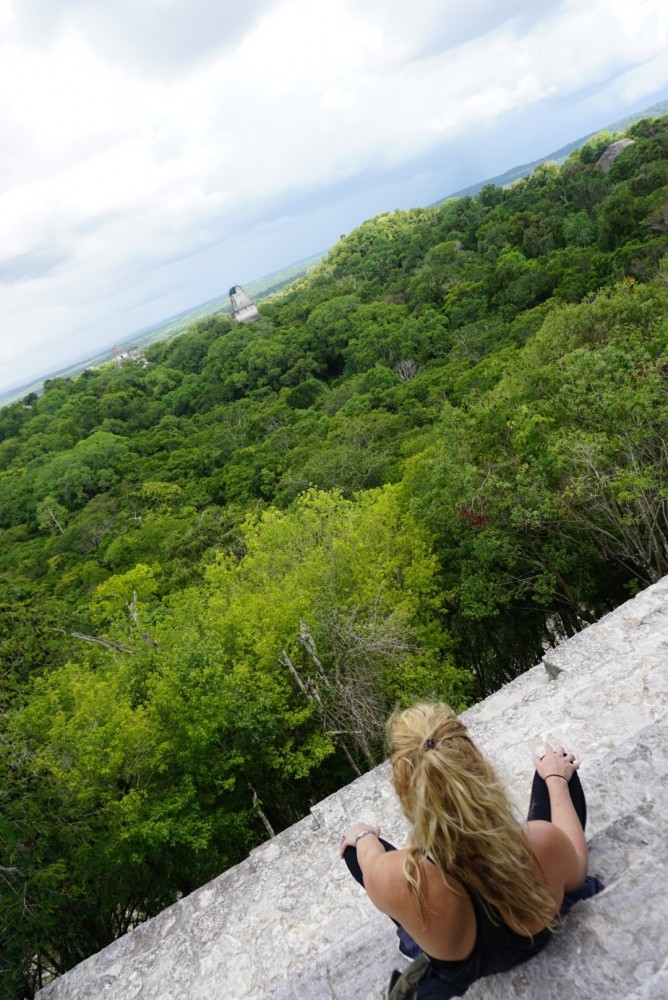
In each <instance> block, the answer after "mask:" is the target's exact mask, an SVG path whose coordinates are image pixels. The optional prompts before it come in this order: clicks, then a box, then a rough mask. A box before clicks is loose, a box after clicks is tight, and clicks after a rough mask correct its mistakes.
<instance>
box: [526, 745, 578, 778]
mask: <svg viewBox="0 0 668 1000" xmlns="http://www.w3.org/2000/svg"><path fill="white" fill-rule="evenodd" d="M534 764H535V765H536V770H537V771H538V773H539V774H540V776H541V778H543V780H545V779H546V778H549V777H550V776H551V775H554V774H556V775H558V776H559V777H560V778H565V779H566V781H570V780H571V777H572V776H573V772H574V771H577V769H578V768H579V766H580V763H579V761H576V759H575V754H574V753H567V752H566V750H564V748H563V747H557V749H556V750H553V749H552V747H551V746H547V747H545V753H544V754H542V755H541V754H537V755H536V757H534Z"/></svg>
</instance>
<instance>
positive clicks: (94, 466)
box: [0, 118, 668, 998]
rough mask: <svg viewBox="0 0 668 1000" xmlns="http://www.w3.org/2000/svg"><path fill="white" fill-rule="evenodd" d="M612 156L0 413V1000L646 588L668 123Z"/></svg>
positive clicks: (666, 559)
mask: <svg viewBox="0 0 668 1000" xmlns="http://www.w3.org/2000/svg"><path fill="white" fill-rule="evenodd" d="M628 136H629V137H630V138H632V139H633V144H632V145H629V146H627V148H625V149H624V151H623V152H622V153H621V155H620V156H619V157H618V158H617V159H616V160H615V162H614V164H613V165H612V167H611V169H610V170H609V172H607V173H605V172H604V171H603V170H602V169H601V167H600V166H598V165H597V161H598V159H599V157H600V155H601V153H602V152H603V150H604V149H605V148H606V147H607V146H608V145H609V143H610V142H611V141H612V137H611V136H610V135H609V134H601V135H598V136H596V137H594V138H593V139H591V140H590V141H589V142H588V143H587V144H586V145H585V146H584V147H583V148H582V149H580V150H578V151H577V152H575V153H573V154H572V155H571V156H570V157H569V159H568V160H567V161H566V162H565V163H564V165H563V166H562V167H557V166H553V165H550V164H545V165H543V166H541V167H539V168H538V169H537V170H536V171H535V172H534V173H533V174H532V175H531V176H530V177H529V178H527V179H526V180H522V181H519V182H518V183H516V184H514V185H513V186H512V187H510V188H508V189H498V188H494V187H492V186H487V187H485V188H483V190H482V191H481V192H480V194H479V195H477V196H476V197H474V198H470V197H464V198H457V199H452V200H450V201H447V202H444V203H442V204H441V205H439V206H437V207H434V208H428V209H415V210H412V211H409V212H396V213H393V214H385V215H381V216H378V217H377V218H374V219H371V220H370V221H368V222H366V223H364V224H363V225H362V226H361V227H360V228H359V229H358V230H356V231H355V232H353V233H351V234H350V235H349V236H348V237H347V238H345V239H342V240H341V241H340V242H339V243H338V244H337V245H336V246H335V247H334V248H333V249H332V250H331V251H330V252H329V254H328V255H327V256H326V257H325V259H324V260H323V261H322V263H321V264H319V265H318V266H317V267H316V268H314V269H313V270H312V271H311V272H310V273H309V274H308V275H307V276H305V277H304V278H302V279H300V280H299V281H298V282H296V283H295V284H293V285H291V286H290V287H289V288H287V289H286V290H284V291H283V292H281V293H279V294H278V295H276V296H274V297H273V298H272V299H270V300H268V301H267V302H266V303H264V304H263V305H262V306H261V310H260V311H261V319H260V320H259V321H257V322H256V323H254V324H252V325H249V326H235V325H234V324H233V323H232V321H231V319H230V318H229V317H227V316H218V317H213V318H209V319H203V320H201V321H199V322H198V323H196V324H195V325H194V326H193V327H192V328H191V329H190V330H189V331H188V332H187V333H185V334H182V335H180V336H178V337H175V338H173V339H171V340H166V341H163V342H160V343H156V344H153V345H151V346H150V347H149V348H148V349H147V351H146V363H144V362H143V361H140V362H138V363H133V364H125V365H124V366H123V367H122V368H121V369H119V370H117V369H116V368H115V367H113V366H111V365H109V366H102V367H101V368H99V369H96V370H88V371H85V372H84V373H83V374H82V375H80V376H79V377H78V378H75V379H71V380H67V379H61V378H55V379H52V380H51V381H49V382H48V383H47V384H46V386H45V391H44V394H43V395H42V396H40V397H37V396H36V395H34V394H31V395H29V396H27V397H26V398H25V399H23V400H22V401H20V402H17V403H15V404H13V405H11V406H8V407H6V408H4V409H2V410H1V411H0V532H1V534H2V545H1V546H0V615H1V619H0V657H1V661H2V670H1V686H0V697H1V698H2V702H3V705H2V708H3V711H2V721H1V723H0V740H1V741H2V753H1V754H0V768H1V769H2V773H1V775H0V805H1V809H0V845H1V850H2V857H1V858H0V865H1V867H0V892H1V894H2V896H1V904H2V905H1V913H2V917H1V920H0V978H1V979H2V981H3V983H4V984H5V986H4V991H5V992H4V994H3V995H4V996H5V997H7V998H10V997H11V998H28V997H32V996H33V993H34V990H35V989H37V988H38V987H39V986H40V984H42V983H43V982H44V981H45V977H48V975H49V974H50V972H52V971H55V972H62V971H64V970H66V969H68V968H69V967H71V966H72V965H74V964H75V963H77V962H79V961H80V960H81V959H83V958H85V957H86V956H87V955H89V954H91V953H92V952H94V951H96V950H99V949H100V948H102V947H104V946H105V945H106V944H108V943H109V942H110V941H112V940H113V939H114V937H116V936H117V935H119V934H122V933H123V932H124V931H126V930H128V929H129V928H130V927H132V926H134V925H135V924H136V923H137V922H139V921H140V920H142V919H144V918H145V917H147V916H150V915H152V914H155V913H157V912H158V911H160V910H161V909H163V908H164V907H165V906H167V905H168V904H170V903H172V902H173V901H174V900H175V899H177V898H179V896H180V895H182V894H185V893H188V892H190V891H191V890H193V889H194V888H195V887H197V886H198V885H200V884H202V883H203V882H205V881H206V880H208V879H210V878H211V877H213V876H214V875H216V874H217V873H219V872H220V871H221V870H223V869H224V868H225V867H227V866H229V865H233V864H235V863H236V862H238V861H239V860H240V859H242V858H244V857H245V856H246V855H247V853H248V851H249V849H251V848H252V847H253V846H254V845H256V844H257V843H259V842H260V841H261V840H262V839H263V838H265V837H266V836H268V835H269V833H270V832H272V831H278V830H280V829H282V828H284V827H285V826H286V825H289V824H291V823H293V822H294V821H295V820H296V819H298V818H299V817H301V816H302V815H304V813H305V812H306V811H307V810H308V808H309V806H310V805H311V804H312V803H314V802H316V801H318V800H319V799H321V798H322V797H323V796H325V795H327V794H329V793H330V792H332V791H333V790H335V789H336V788H337V787H339V786H341V785H343V784H345V783H347V782H348V781H349V780H351V778H353V777H354V776H355V774H356V773H360V772H361V771H362V770H364V769H366V768H368V767H369V766H371V765H373V764H374V763H375V762H377V761H378V760H379V759H381V757H382V754H383V743H382V729H383V722H384V719H385V718H386V716H387V713H388V711H389V710H390V709H391V708H392V707H393V706H394V705H396V704H397V703H400V704H403V703H407V702H410V701H411V700H414V699H415V698H418V697H438V698H441V699H445V700H448V701H449V702H450V703H451V704H453V706H454V707H456V708H457V709H462V708H464V707H466V706H467V705H469V704H471V703H472V702H473V701H475V700H476V699H479V698H481V697H483V696H485V695H486V694H488V693H490V692H491V691H493V690H495V689H496V688H498V687H499V686H500V685H502V684H503V683H505V682H506V681H507V680H509V679H510V678H513V677H515V676H517V675H518V674H519V673H520V672H522V671H524V670H526V669H527V668H529V667H531V666H533V665H534V664H535V663H536V662H538V661H539V660H540V657H541V655H542V651H543V649H544V648H545V646H546V644H549V643H554V642H555V641H559V640H560V639H562V638H563V637H565V636H569V635H571V634H573V633H575V632H576V631H577V630H578V629H580V628H582V627H583V626H584V625H586V624H587V623H588V622H591V621H593V620H594V619H596V618H597V617H599V616H600V615H601V614H603V613H605V612H607V611H609V610H611V609H612V608H613V607H615V606H616V605H617V604H619V603H620V602H622V601H623V600H625V599H626V598H628V597H629V596H631V595H632V594H633V593H634V592H635V591H636V590H638V589H640V588H642V587H644V586H646V585H647V584H649V583H651V582H652V581H655V580H657V579H658V578H659V577H661V576H662V575H663V574H665V573H666V572H668V491H667V486H666V483H667V479H666V470H667V468H668V452H667V444H666V427H667V426H668V405H667V398H666V385H667V379H668V353H667V344H666V342H667V339H668V319H667V316H668V313H667V309H666V306H667V303H668V258H667V256H666V255H667V252H668V155H667V154H668V118H661V119H651V120H645V121H641V122H639V123H636V124H634V125H633V126H632V127H631V128H630V130H629V132H628Z"/></svg>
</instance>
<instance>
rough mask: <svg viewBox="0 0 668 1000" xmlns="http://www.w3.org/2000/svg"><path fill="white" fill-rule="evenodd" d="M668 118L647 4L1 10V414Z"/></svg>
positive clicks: (94, 0) (586, 1)
mask: <svg viewBox="0 0 668 1000" xmlns="http://www.w3.org/2000/svg"><path fill="white" fill-rule="evenodd" d="M667 97H668V4H666V3H665V0H633V2H629V0H542V2H541V3H536V0H504V2H503V3H500V2H499V0H410V3H409V2H408V0H244V2H243V4H241V3H238V2H237V3H231V2H229V0H0V136H1V139H2V142H1V146H0V391H2V390H6V389H9V388H10V387H14V386H18V385H23V384H26V383H28V382H30V381H32V380H33V379H34V378H36V377H38V376H40V375H42V374H49V373H52V372H54V371H56V370H57V369H58V368H62V367H65V366H66V365H67V364H69V363H71V362H73V361H76V360H79V359H81V358H84V357H86V356H92V355H94V354H96V353H98V352H99V351H101V350H102V349H104V348H106V347H109V348H111V347H112V346H113V344H114V343H115V342H117V341H120V340H126V339H127V338H128V337H129V336H130V335H131V334H132V333H133V332H135V331H138V330H140V329H142V328H145V327H147V326H150V325H152V324H153V323H157V322H160V321H161V320H164V319H167V318H168V317H170V316H172V315H174V314H175V313H178V312H181V311H183V310H186V309H188V308H190V307H194V306H196V305H198V304H199V303H202V302H205V301H208V300H209V299H212V298H215V297H216V296H219V295H221V294H224V293H225V292H226V291H227V290H228V289H229V287H230V286H231V285H233V284H237V283H241V284H244V283H245V282H250V281H252V280H253V279H255V278H259V277H262V276H264V275H267V274H270V273H271V272H273V271H276V270H279V269H280V268H282V267H284V266H287V265H289V264H291V263H294V262H296V261H299V260H302V259H304V258H306V257H309V256H311V255H313V254H315V253H318V252H320V251H323V250H326V249H327V248H328V247H330V246H331V245H332V244H334V243H335V242H336V241H337V240H338V239H339V238H340V236H341V234H342V233H346V232H350V231H351V229H353V228H354V227H355V226H357V225H359V224H360V223H361V222H363V221H364V220H365V219H367V218H370V217H371V216H373V215H376V214H378V213H379V212H383V211H393V210H395V209H397V208H401V209H407V208H411V207H413V206H416V205H428V204H431V203H433V202H434V201H436V200H438V199H439V198H442V197H445V196H446V195H448V194H450V193H451V192H453V191H456V190H457V189H459V188H462V187H465V186H467V185H469V184H473V183H475V182H477V181H481V180H484V179H486V178H488V177H491V176H494V175H495V174H499V173H501V172H503V171H504V170H506V169H508V168H510V167H513V166H516V165H517V164H520V163H525V162H528V161H531V160H534V159H538V158H539V157H541V156H543V155H546V154H547V153H549V152H550V151H552V150H555V149H557V148H559V147H560V146H562V145H565V144H566V143H568V142H570V141H572V140H574V139H577V138H578V137H580V136H582V135H586V134H587V133H589V132H593V131H597V130H598V129H600V128H602V127H603V126H604V125H606V124H608V123H609V122H612V121H615V120H617V119H618V118H621V117H623V116H624V115H626V114H629V113H631V112H633V111H636V110H639V109H642V108H644V107H646V106H648V105H650V104H652V103H655V102H656V101H658V100H663V99H666V98H667Z"/></svg>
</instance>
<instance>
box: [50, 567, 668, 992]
mask: <svg viewBox="0 0 668 1000" xmlns="http://www.w3.org/2000/svg"><path fill="white" fill-rule="evenodd" d="M545 659H546V661H548V662H549V663H550V664H554V665H556V667H559V668H560V669H559V670H558V671H557V670H555V673H556V679H554V680H550V678H549V676H548V673H547V672H546V669H545V665H541V664H539V665H538V666H537V667H535V668H533V669H532V670H530V671H528V672H527V673H526V674H524V675H522V676H521V677H518V678H517V679H516V680H515V681H513V682H512V683H510V684H508V685H507V686H506V687H505V688H503V689H502V690H501V691H499V692H497V693H496V694H495V695H493V696H492V697H490V698H488V699H486V701H484V702H482V703H481V704H479V705H476V706H474V707H473V708H472V709H470V710H469V711H468V712H466V713H465V716H464V718H465V721H466V722H467V724H468V725H469V727H470V729H471V733H472V735H473V737H474V738H475V739H476V740H477V741H478V743H479V744H480V745H481V747H482V748H483V749H484V750H485V751H486V752H487V753H488V754H489V756H490V757H491V758H492V760H493V761H494V762H495V764H496V765H497V767H498V768H499V771H500V772H501V774H502V775H503V776H504V777H505V778H506V780H507V784H508V788H509V791H510V793H511V795H512V797H513V799H514V801H515V803H516V805H517V808H518V810H520V811H522V812H524V811H525V810H526V805H527V799H528V789H529V782H530V779H531V770H532V766H531V761H532V754H533V752H534V751H535V750H536V749H537V748H539V747H540V746H541V744H544V743H545V742H551V743H553V744H555V743H559V742H562V741H563V742H564V743H565V744H566V745H567V746H569V747H571V748H573V749H575V750H577V752H578V754H579V755H581V756H582V759H583V767H582V772H581V773H582V777H583V781H584V783H585V787H586V790H587V796H588V802H589V816H590V824H589V828H588V833H590V834H593V842H592V869H593V870H594V871H596V872H597V873H598V874H600V875H601V876H602V877H603V880H604V881H606V883H607V885H608V889H607V890H606V892H605V893H603V894H602V895H601V896H599V897H596V898H595V899H593V900H590V901H588V902H587V903H582V904H579V905H578V907H576V908H575V910H574V911H573V913H572V914H571V915H570V916H569V918H568V922H567V925H566V929H565V931H564V933H563V934H561V935H559V937H558V938H557V939H556V940H555V941H554V942H552V944H551V945H550V947H549V949H547V950H546V952H544V953H542V954H541V955H539V956H537V957H536V958H534V959H532V961H531V963H530V965H527V966H525V967H522V968H520V969H515V970H512V971H511V972H509V973H506V974H504V976H503V977H502V978H503V984H502V985H500V984H499V982H498V979H499V977H495V979H494V980H488V981H486V982H485V981H482V982H480V983H477V984H475V986H474V987H472V988H471V990H470V991H469V993H468V994H467V996H470V997H471V1000H491V998H492V997H498V996H499V995H503V996H504V997H509V998H513V997H517V998H523V1000H538V998H540V1000H550V998H551V997H555V998H556V997H557V995H558V996H559V1000H561V998H562V997H563V996H564V991H566V992H567V993H573V994H575V995H577V996H578V1000H594V998H595V1000H607V998H608V997H610V998H612V997H615V998H618V997H622V996H627V997H630V998H632V1000H658V997H659V996H665V995H666V994H665V993H662V992H661V990H662V988H663V987H665V985H666V982H667V978H668V971H667V966H666V945H665V944H663V941H664V940H665V938H666V935H665V933H663V931H664V928H665V926H666V918H668V913H667V912H666V902H665V900H668V877H667V873H666V870H665V865H664V863H663V860H662V859H663V857H664V855H665V845H664V842H665V837H664V830H665V829H666V825H667V824H668V814H667V811H666V795H665V793H664V791H663V787H664V785H665V780H666V772H667V771H668V760H667V756H668V750H667V748H666V742H667V741H666V721H667V715H666V713H667V711H668V579H666V580H663V581H660V582H659V583H658V584H655V585H654V586H653V587H651V588H649V590H647V591H645V592H644V593H642V594H640V595H638V597H636V598H634V599H633V600H631V601H629V602H627V603H626V604H625V605H623V606H622V607H621V608H618V609H617V610H616V611H615V612H613V613H612V614H611V615H607V616H606V617H605V618H604V619H602V620H601V621H600V622H599V623H597V624H596V625H593V626H591V627H590V628H589V629H587V630H586V631H585V632H582V633H580V634H578V635H577V636H575V637H574V638H573V639H570V640H568V641H567V642H566V643H564V644H562V646H560V647H558V648H557V649H555V650H551V651H550V652H549V653H548V654H546V658H545ZM611 773H612V774H614V775H616V779H615V780H614V781H611V780H610V775H611ZM354 818H367V819H369V820H370V821H375V822H378V823H379V824H380V825H381V826H382V828H383V831H384V833H386V835H387V836H388V839H390V840H394V841H396V842H401V841H402V840H403V837H404V833H405V822H404V820H403V818H402V816H401V815H400V811H399V809H398V805H397V803H396V800H395V798H394V795H393V793H392V789H391V786H390V781H389V772H388V767H387V765H386V764H383V765H381V766H380V767H378V768H376V769H375V770H374V771H372V772H369V773H368V774H365V775H363V776H362V777H361V778H359V779H357V781H354V782H352V783H351V784H350V785H349V786H347V787H346V788H343V789H341V790H340V791H339V792H337V793H335V794H334V795H332V796H330V797H329V798H327V799H325V800H323V801H322V802H320V803H318V805H316V806H314V807H313V809H312V814H311V815H310V816H307V817H306V818H305V819H303V820H302V821H300V823H298V824H296V825H295V826H294V827H291V828H290V829H289V830H285V831H284V832H283V833H281V834H280V835H279V836H277V837H275V838H273V839H272V840H270V841H268V842H267V843H266V844H264V845H262V846H261V847H259V848H258V849H257V850H255V851H253V853H252V854H251V856H250V857H249V858H248V859H246V861H244V862H242V864H240V865H237V866H236V868H233V869H231V870H230V871H228V872H225V873H224V874H222V875H221V876H219V877H218V878H217V879H214V880H213V881H212V882H210V883H209V884H208V885H206V886H203V887H202V888H201V889H199V890H197V891H196V892H194V893H192V894H191V895H190V896H188V897H187V898H185V899H183V900H181V901H180V902H178V903H176V904H175V905H174V906H172V907H170V908H169V909H167V910H165V911H164V912H163V913H161V914H159V915H158V916H157V917H155V918H153V919H152V920H150V921H147V922H146V923H145V924H143V925H142V926H141V927H138V928H136V929H135V930H134V931H132V932H131V933H130V934H127V935H125V937H123V938H121V939H119V940H118V941H116V942H114V943H113V944H112V945H110V946H109V948H106V949H105V950H104V951H102V952H100V953H99V954H98V955H94V956H92V957H91V958H90V959H88V960H87V961H86V962H83V963H81V965H79V966H77V967H76V968H75V969H72V970H71V971H70V972H69V973H67V974H66V975H65V976H63V977H61V978H60V979H58V980H56V981H55V982H54V983H52V984H51V985H49V986H48V987H46V988H45V989H44V990H42V991H41V992H40V993H39V994H38V997H39V1000H89V998H91V1000H92V998H93V997H95V998H96V1000H97V998H98V997H99V998H102V1000H211V998H212V997H218V996H220V995H221V988H223V984H224V989H225V996H226V998H229V1000H288V998H290V1000H320V998H326V1000H327V998H331V1000H352V998H353V997H355V998H359V1000H382V998H384V996H385V990H386V985H387V981H388V979H389V975H390V971H391V969H392V968H393V967H394V966H396V965H399V964H400V962H401V960H400V956H399V955H398V952H397V950H396V937H395V935H394V932H393V929H392V927H391V925H388V922H387V919H386V918H384V917H383V916H382V915H381V914H380V913H378V912H376V911H375V910H374V909H373V907H372V906H371V904H370V903H369V901H368V900H367V899H366V896H365V894H364V892H363V890H362V889H360V887H359V886H357V885H356V884H355V883H354V882H353V881H352V880H351V879H350V877H349V876H348V873H347V870H346V869H345V866H344V865H343V863H342V862H341V861H340V860H339V858H338V852H337V842H338V835H339V833H340V830H341V829H342V827H344V826H345V825H347V823H348V822H350V821H351V820H352V819H354ZM625 935H626V936H625ZM228 970H233V977H234V978H233V979H232V980H231V982H228V980H227V976H228ZM657 990H658V991H659V992H656V991H657Z"/></svg>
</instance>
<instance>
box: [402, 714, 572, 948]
mask: <svg viewBox="0 0 668 1000" xmlns="http://www.w3.org/2000/svg"><path fill="white" fill-rule="evenodd" d="M387 737H388V745H389V751H390V760H391V763H392V775H393V779H394V788H395V790H396V793H397V795H398V797H399V801H400V803H401V807H402V809H403V811H404V814H405V816H406V818H407V819H408V821H409V822H410V824H411V833H410V840H409V847H408V854H407V857H406V861H405V863H404V874H405V876H406V879H407V881H408V884H409V887H410V889H411V891H412V892H413V894H414V895H415V896H416V898H417V900H418V903H419V905H420V911H421V913H422V916H423V918H424V916H425V912H426V906H425V897H424V890H423V885H422V867H421V862H422V861H423V860H424V858H425V857H427V858H429V859H430V860H431V861H433V862H434V864H435V865H436V866H437V868H438V869H439V871H440V873H441V875H442V876H443V879H444V880H446V876H448V875H450V876H452V877H453V878H455V879H457V880H458V881H459V882H461V883H462V884H463V885H464V886H466V887H468V888H469V889H471V891H472V892H473V893H475V895H476V896H477V897H478V898H479V900H480V902H481V903H482V905H483V906H484V908H485V910H486V912H487V914H488V916H489V918H490V919H491V920H492V921H493V922H495V923H496V924H498V923H499V921H500V920H503V921H504V922H505V923H506V924H511V925H512V926H513V927H516V928H517V929H518V930H521V932H522V933H525V934H527V935H528V934H529V933H530V932H529V931H528V930H527V924H534V922H536V923H539V924H540V925H541V926H544V927H548V926H549V927H552V928H554V927H555V926H556V920H555V901H554V898H553V897H552V895H551V894H550V892H549V890H548V888H547V885H546V884H545V883H544V882H543V881H542V879H541V878H540V877H538V878H536V877H532V875H533V873H534V872H535V871H536V868H538V871H539V872H540V865H539V862H538V859H537V858H536V855H535V854H534V852H533V851H532V850H531V848H530V846H529V844H528V842H527V840H526V838H525V836H524V834H523V832H522V829H521V827H520V824H519V822H518V821H517V820H516V818H515V816H514V814H513V810H512V808H511V805H510V802H509V800H508V796H507V794H506V791H505V789H504V788H503V786H502V785H501V783H500V782H499V780H498V778H497V776H496V774H495V772H494V768H493V767H492V765H491V764H490V763H489V761H488V760H487V759H486V758H485V757H484V756H483V754H482V753H481V752H480V750H478V748H477V747H476V745H475V744H474V743H473V741H472V740H471V738H470V736H469V735H468V732H467V729H466V726H465V725H464V724H463V723H462V722H461V721H460V720H459V719H458V718H457V716H456V715H455V713H454V712H453V711H452V709H451V708H450V707H449V706H448V705H444V704H433V705H432V704H420V705H414V706H413V707H412V708H408V709H406V710H405V711H402V712H395V714H394V715H393V716H392V717H391V718H390V720H389V722H388V724H387Z"/></svg>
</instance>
